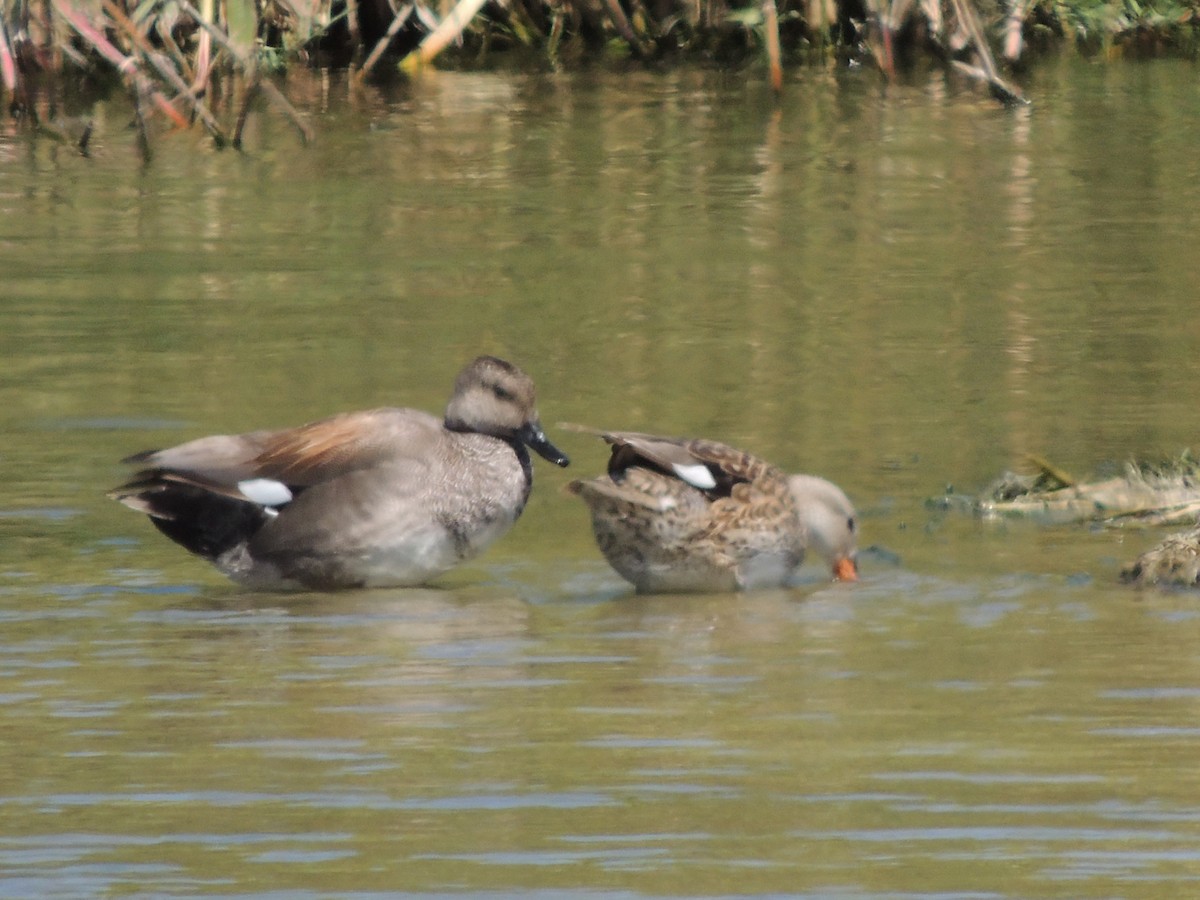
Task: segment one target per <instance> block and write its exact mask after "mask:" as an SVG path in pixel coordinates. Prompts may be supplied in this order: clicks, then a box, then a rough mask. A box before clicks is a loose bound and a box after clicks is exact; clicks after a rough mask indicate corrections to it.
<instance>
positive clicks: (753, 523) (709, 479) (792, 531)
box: [567, 429, 858, 593]
mask: <svg viewBox="0 0 1200 900" xmlns="http://www.w3.org/2000/svg"><path fill="white" fill-rule="evenodd" d="M579 430H586V429H579ZM597 434H599V436H600V437H602V438H603V439H604V440H605V441H607V442H608V443H609V444H611V445H612V456H611V457H610V459H609V463H608V473H607V474H606V475H602V476H600V477H598V478H592V479H585V480H578V481H573V482H571V483H570V484H569V485H568V486H567V489H568V490H569V491H570V492H571V493H573V494H576V495H578V496H579V497H580V498H581V499H582V500H583V501H584V502H585V503H586V504H587V505H588V508H589V510H590V511H591V514H592V530H593V532H594V533H595V536H596V543H597V544H598V545H599V547H600V551H601V552H602V553H603V554H604V557H605V558H606V559H607V560H608V562H609V564H610V565H611V566H612V567H613V568H614V569H616V570H617V572H618V573H619V574H620V575H621V577H623V578H624V579H625V580H627V581H629V582H631V583H632V584H633V585H634V586H635V587H636V588H637V589H638V590H639V591H642V592H656V593H657V592H666V591H729V590H745V589H750V588H761V587H777V586H779V585H782V584H784V583H786V582H787V580H788V578H789V577H790V576H791V575H792V573H793V571H794V570H795V569H796V568H797V567H798V566H799V565H800V563H801V562H802V561H803V559H804V552H805V549H806V548H807V547H809V546H811V547H813V548H814V549H815V550H817V551H818V552H820V553H821V554H822V555H823V556H825V557H826V558H827V559H828V560H829V561H830V562H831V564H832V565H833V568H834V574H835V577H837V578H839V579H843V580H848V581H853V580H856V579H857V577H858V568H857V563H856V562H855V548H856V538H855V516H854V508H853V507H852V506H851V505H850V501H849V500H848V499H847V498H846V495H845V494H843V493H842V491H841V490H840V489H839V488H838V487H837V486H836V485H833V484H831V483H830V482H828V481H825V480H824V479H823V478H816V477H814V476H811V475H793V476H791V477H790V478H789V477H788V476H786V475H784V473H783V472H781V471H780V470H779V469H777V468H775V467H774V466H773V465H771V464H770V463H768V462H766V461H765V460H762V459H759V458H758V457H757V456H754V455H752V454H750V453H746V452H745V451H742V450H738V449H736V448H734V447H729V446H727V445H725V444H719V443H717V442H716V441H708V440H702V439H695V440H687V439H674V438H665V437H657V436H654V435H648V434H636V433H631V432H597Z"/></svg>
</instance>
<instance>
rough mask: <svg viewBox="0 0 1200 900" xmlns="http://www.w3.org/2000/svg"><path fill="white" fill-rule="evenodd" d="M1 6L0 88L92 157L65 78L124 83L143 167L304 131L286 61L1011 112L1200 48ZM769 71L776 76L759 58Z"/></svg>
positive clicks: (831, 22) (970, 23) (1021, 8)
mask: <svg viewBox="0 0 1200 900" xmlns="http://www.w3.org/2000/svg"><path fill="white" fill-rule="evenodd" d="M434 2H435V6H428V5H425V4H423V3H419V2H415V0H414V2H407V0H143V2H140V3H139V2H135V0H0V89H2V90H3V92H4V98H5V101H6V108H7V112H8V114H9V116H10V117H11V118H12V119H13V120H14V121H16V122H17V123H19V124H22V125H26V126H28V127H30V128H33V129H36V130H38V131H39V132H42V133H46V134H48V135H50V136H52V137H54V138H56V139H59V140H62V141H64V142H67V143H71V144H73V145H74V146H75V147H76V148H77V149H78V150H79V151H80V152H82V153H84V154H86V153H87V147H88V140H89V138H90V135H91V125H90V122H87V121H69V120H64V119H62V118H61V117H60V116H59V114H58V109H57V106H58V105H57V104H56V103H55V97H56V95H57V92H58V88H59V86H60V85H61V84H63V83H70V82H71V80H72V79H75V80H76V81H79V80H86V81H88V82H91V83H94V82H97V81H99V82H108V83H110V84H113V83H116V84H120V83H123V84H124V86H125V88H126V89H127V90H128V91H129V93H130V95H131V96H132V98H133V104H134V110H135V126H136V131H137V139H138V145H139V149H140V151H141V153H142V156H143V158H145V159H149V157H150V138H149V128H148V125H147V121H148V120H149V119H151V118H152V117H161V118H162V119H164V120H165V121H166V122H167V123H168V125H169V126H170V127H176V128H189V127H192V126H193V125H199V126H200V127H202V128H204V129H205V130H206V131H207V132H208V133H209V135H210V136H211V138H212V140H213V142H214V144H215V145H216V146H217V147H224V146H227V145H232V146H234V147H240V146H241V140H242V131H243V127H244V125H245V123H246V117H247V115H248V113H249V111H250V109H251V108H252V105H253V104H254V103H255V101H256V100H258V99H259V98H262V99H263V100H265V101H266V102H267V103H269V104H270V106H271V107H272V108H274V110H276V112H277V113H278V114H280V115H282V116H283V117H285V118H286V119H287V120H288V121H290V122H291V123H292V124H293V125H294V126H295V128H296V130H297V132H298V134H299V137H300V140H302V141H303V142H307V141H309V140H311V138H312V136H313V135H312V132H311V129H310V126H309V125H308V124H307V123H306V122H305V120H304V118H303V117H302V116H301V115H300V113H299V112H298V111H297V110H296V109H295V108H294V107H293V106H292V104H291V103H290V102H289V101H288V100H287V99H286V97H285V96H284V94H283V92H282V91H281V90H280V88H279V86H278V85H277V82H278V83H280V84H286V77H285V75H286V71H287V69H288V67H289V66H299V65H305V66H330V67H341V68H348V69H349V71H350V73H351V77H352V78H354V79H357V80H359V81H362V80H368V79H373V78H386V77H389V76H395V75H396V74H397V73H401V74H402V75H407V76H409V77H411V76H414V75H415V74H417V73H418V72H419V70H420V69H422V68H423V67H425V66H429V65H433V64H434V63H435V61H437V64H438V65H439V66H446V67H450V68H480V67H484V66H488V65H493V64H496V63H498V62H500V61H502V60H505V59H515V60H518V61H520V62H521V63H522V64H530V65H535V66H546V67H555V68H557V67H571V66H580V65H589V64H595V63H596V62H600V63H603V62H605V61H616V62H621V63H623V64H634V65H644V66H654V67H664V66H670V65H672V64H676V63H679V64H682V63H700V64H705V65H712V66H718V67H719V66H725V67H734V66H747V65H760V64H761V65H763V66H765V69H766V73H767V78H768V81H769V83H770V85H771V89H772V90H773V91H774V92H775V93H779V92H780V91H781V90H782V89H783V84H784V77H783V76H784V71H785V69H786V68H788V67H794V66H798V65H804V64H811V63H821V62H826V61H830V60H836V61H837V62H839V63H841V64H849V65H866V66H873V67H874V68H875V69H876V70H877V71H878V72H879V73H880V77H881V78H883V79H887V80H893V79H895V78H897V77H898V75H900V74H902V73H903V72H904V71H905V70H907V69H910V68H912V67H914V66H915V65H918V64H919V63H920V62H921V61H922V60H933V61H935V62H936V63H938V64H940V65H943V66H945V67H947V68H948V69H950V70H953V71H954V72H956V73H959V74H961V75H962V76H965V77H967V78H969V79H973V80H975V81H977V82H979V84H980V85H982V86H983V87H984V88H986V89H987V90H988V91H989V92H990V93H991V95H992V96H993V97H995V98H996V99H997V100H998V101H999V102H1001V103H1003V104H1005V105H1019V104H1024V103H1025V102H1027V101H1026V100H1025V98H1024V97H1023V96H1022V94H1021V92H1020V91H1019V89H1018V88H1016V87H1014V86H1013V85H1012V84H1010V83H1009V81H1008V80H1007V77H1008V76H1009V75H1011V74H1012V73H1020V72H1021V71H1022V70H1024V69H1025V68H1026V67H1027V66H1029V65H1030V64H1031V59H1036V57H1037V56H1038V55H1039V54H1043V53H1047V52H1055V51H1057V50H1061V49H1066V48H1070V49H1078V50H1079V51H1081V52H1084V53H1087V54H1091V55H1097V56H1104V57H1110V58H1111V57H1123V56H1135V57H1147V56H1163V55H1183V56H1187V57H1189V58H1190V57H1194V56H1195V55H1196V49H1197V46H1198V45H1200V0H1153V2H1152V3H1144V2H1140V0H1070V2H1064V0H434ZM760 60H761V61H762V62H761V63H760V62H759V61H760Z"/></svg>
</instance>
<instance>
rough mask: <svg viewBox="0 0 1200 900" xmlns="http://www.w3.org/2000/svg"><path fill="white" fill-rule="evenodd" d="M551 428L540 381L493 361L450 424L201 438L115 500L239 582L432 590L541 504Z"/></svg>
mask: <svg viewBox="0 0 1200 900" xmlns="http://www.w3.org/2000/svg"><path fill="white" fill-rule="evenodd" d="M526 447H529V448H532V449H533V450H536V451H537V452H538V453H539V454H540V455H541V456H543V457H544V458H545V459H547V460H549V461H550V462H552V463H554V464H556V465H559V466H565V465H567V457H566V456H565V455H563V454H562V453H561V452H560V451H559V450H558V449H557V448H556V447H555V446H554V445H553V444H551V443H550V441H549V440H547V439H546V435H545V434H544V433H543V431H542V426H541V423H540V422H539V420H538V415H537V411H536V409H535V406H534V388H533V381H532V380H531V379H530V378H529V376H528V375H526V374H525V373H524V372H522V371H521V370H520V369H518V368H517V367H516V366H514V365H512V364H511V363H507V362H505V361H504V360H501V359H496V358H495V357H492V356H481V357H479V358H478V359H476V360H475V361H474V362H472V363H471V364H470V365H468V366H467V367H466V368H465V369H463V370H462V372H460V373H459V375H458V378H457V380H456V381H455V382H454V395H453V396H452V397H451V398H450V403H449V404H448V405H447V407H446V415H445V418H444V419H441V420H439V419H437V418H435V417H434V416H431V415H429V414H428V413H424V412H421V411H419V410H415V409H373V410H367V411H364V412H352V413H343V414H341V415H336V416H332V417H331V418H328V419H322V420H321V421H319V422H312V423H310V424H308V425H301V426H300V427H299V428H289V429H285V430H282V431H255V432H251V433H249V434H240V435H217V436H214V437H205V438H200V439H199V440H195V441H190V442H188V443H186V444H180V445H179V446H178V447H171V448H169V449H166V450H153V451H147V452H145V453H139V454H137V455H135V456H131V457H129V458H128V459H127V460H125V462H126V463H131V464H135V465H137V466H139V467H141V468H140V471H138V472H137V474H136V475H134V477H133V479H132V480H131V481H129V482H128V483H127V484H124V485H122V486H121V487H119V488H117V489H116V490H115V491H113V492H112V493H111V494H110V496H111V497H113V498H114V499H117V500H120V501H121V502H122V503H124V504H125V505H126V506H128V507H130V508H131V509H135V510H137V511H138V512H143V513H146V514H147V515H149V516H150V521H151V522H153V523H154V525H155V526H156V527H157V528H158V530H159V531H161V532H162V533H163V534H165V535H166V536H167V537H169V538H170V539H171V540H173V541H175V542H176V543H178V544H181V545H182V546H183V547H185V548H186V549H188V550H190V551H191V552H192V553H195V554H198V555H199V556H203V557H204V558H206V559H208V560H209V561H211V562H212V563H214V564H215V565H216V566H217V568H219V569H220V570H221V571H222V572H224V573H225V574H226V575H228V576H229V577H231V578H233V579H234V580H235V581H237V582H240V583H242V584H245V585H247V586H249V587H253V588H259V589H289V588H291V589H296V588H315V589H334V588H349V587H379V586H403V585H416V584H422V583H424V582H426V581H428V580H429V579H431V578H433V577H435V576H437V575H440V574H441V573H442V572H445V571H447V570H448V569H450V568H452V567H453V566H455V565H456V564H458V563H460V562H462V561H463V560H466V559H470V558H471V557H473V556H475V555H476V554H478V553H480V552H481V551H482V550H483V549H484V548H486V547H487V546H488V545H489V544H491V543H492V542H493V541H495V540H496V539H497V538H499V537H500V536H501V535H503V534H504V533H505V532H506V531H508V529H509V528H510V527H511V526H512V524H513V522H515V521H516V519H517V517H518V516H519V515H520V514H521V510H522V509H523V508H524V507H525V501H526V500H527V499H528V498H529V490H530V488H531V486H532V484H533V467H532V465H531V463H530V459H529V453H528V452H527V450H526Z"/></svg>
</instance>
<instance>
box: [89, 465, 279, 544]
mask: <svg viewBox="0 0 1200 900" xmlns="http://www.w3.org/2000/svg"><path fill="white" fill-rule="evenodd" d="M111 496H113V497H114V498H115V499H117V500H120V501H121V502H122V503H124V504H125V505H126V506H128V507H130V508H131V509H136V510H138V511H139V512H144V513H146V514H147V515H148V516H149V517H150V521H151V522H153V523H154V527H155V528H157V529H158V530H159V531H161V532H162V533H163V534H165V535H166V536H167V537H169V538H170V539H171V540H173V541H174V542H175V543H177V544H179V545H180V546H181V547H183V548H184V549H186V550H189V551H190V552H192V553H195V554H196V555H197V556H202V557H204V558H205V559H209V560H215V559H217V558H218V557H219V556H221V555H222V554H223V553H225V552H226V551H228V550H231V549H233V548H234V547H236V546H238V545H239V544H244V543H245V542H246V541H248V540H249V539H250V538H251V537H252V536H253V535H254V533H255V532H256V531H258V529H260V528H261V527H262V526H263V524H264V523H266V522H267V521H268V520H269V519H270V518H271V516H272V514H271V513H269V512H268V511H267V510H265V509H264V508H263V507H262V506H260V505H258V504H257V503H250V502H248V501H246V500H238V499H235V498H233V497H226V496H225V495H223V494H216V493H213V492H212V491H207V490H205V489H204V488H201V487H197V486H196V485H193V484H183V483H180V482H176V481H166V480H160V479H156V478H155V477H154V476H153V475H150V476H149V477H141V478H137V479H135V480H134V481H131V482H130V483H129V484H127V485H124V486H123V487H120V488H118V489H117V490H115V491H113V493H112V495H111Z"/></svg>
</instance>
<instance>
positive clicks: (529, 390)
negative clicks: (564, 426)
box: [446, 356, 570, 466]
mask: <svg viewBox="0 0 1200 900" xmlns="http://www.w3.org/2000/svg"><path fill="white" fill-rule="evenodd" d="M536 401H537V396H536V391H535V390H534V387H533V379H532V378H530V377H529V376H528V375H526V374H525V373H524V372H523V371H521V369H519V368H518V367H517V366H514V365H513V364H512V363H510V362H505V361H504V360H502V359H498V358H497V357H495V356H480V357H478V358H476V359H475V360H473V361H472V362H471V363H470V364H468V365H467V366H466V367H465V368H464V369H463V370H462V371H461V372H459V373H458V377H457V378H456V379H455V381H454V394H453V396H452V397H451V398H450V402H449V403H448V404H447V406H446V427H447V428H449V429H450V430H451V431H474V432H478V433H480V434H490V435H492V436H494V437H498V438H502V439H504V440H508V441H519V442H520V443H522V444H525V445H526V446H527V447H529V448H530V449H532V450H534V451H536V452H537V454H538V455H539V456H541V457H542V458H543V459H546V460H548V461H549V462H552V463H554V464H555V465H556V466H565V465H567V463H568V462H570V460H568V459H567V455H566V454H565V453H563V452H562V451H561V450H559V449H558V448H557V447H555V446H554V445H553V444H552V443H550V441H549V439H548V438H547V437H546V433H545V432H544V431H543V430H542V423H541V421H540V420H539V419H538V414H537V402H536Z"/></svg>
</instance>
